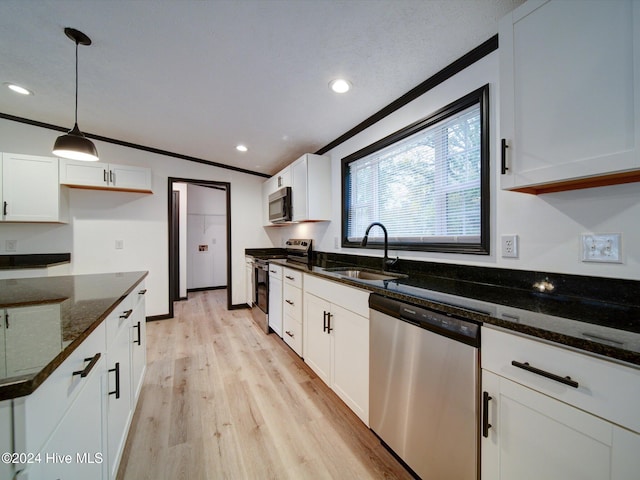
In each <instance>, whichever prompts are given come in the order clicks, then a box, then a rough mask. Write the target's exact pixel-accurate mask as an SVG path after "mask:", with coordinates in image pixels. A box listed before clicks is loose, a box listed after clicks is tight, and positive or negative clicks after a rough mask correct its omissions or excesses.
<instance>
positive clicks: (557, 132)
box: [499, 0, 640, 193]
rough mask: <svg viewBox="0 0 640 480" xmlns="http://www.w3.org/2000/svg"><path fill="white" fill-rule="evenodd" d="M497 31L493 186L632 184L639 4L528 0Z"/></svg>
mask: <svg viewBox="0 0 640 480" xmlns="http://www.w3.org/2000/svg"><path fill="white" fill-rule="evenodd" d="M499 34H500V49H499V54H500V105H501V116H500V129H501V134H500V136H501V137H502V138H503V142H504V143H503V145H505V147H506V148H504V147H503V159H502V161H503V174H502V175H501V187H502V188H503V189H509V190H516V191H523V192H527V193H546V192H553V191H560V190H569V189H575V188H586V187H591V186H601V185H609V184H615V183H624V182H628V181H640V128H639V125H640V69H638V68H637V65H638V64H640V3H639V2H637V1H633V0H619V1H615V2H612V1H609V0H595V1H589V2H569V1H562V0H551V1H542V0H529V1H528V2H527V3H525V4H524V5H522V6H520V7H519V8H517V9H515V10H514V11H513V12H511V13H510V14H509V15H507V16H506V17H505V18H503V19H502V20H501V22H500V24H499Z"/></svg>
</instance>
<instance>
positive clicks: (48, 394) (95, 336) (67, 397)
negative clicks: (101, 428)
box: [14, 322, 105, 453]
mask: <svg viewBox="0 0 640 480" xmlns="http://www.w3.org/2000/svg"><path fill="white" fill-rule="evenodd" d="M98 353H100V354H101V356H104V354H105V325H104V322H102V323H101V324H100V325H99V326H98V327H97V328H96V329H95V330H94V331H93V332H91V334H90V335H89V336H88V337H87V338H86V339H85V340H84V341H83V342H82V344H81V345H80V346H78V348H76V349H75V350H74V351H73V352H72V353H71V355H69V357H68V358H67V359H66V360H65V361H64V362H62V364H61V365H60V366H59V367H58V368H57V369H56V370H54V372H53V373H52V374H51V375H50V376H49V378H47V379H46V380H45V381H44V382H43V383H42V385H40V386H39V387H38V388H37V389H36V391H35V392H33V393H32V394H31V395H29V396H27V397H21V398H18V399H16V400H14V409H15V411H14V419H15V421H16V425H15V448H16V452H25V453H37V452H39V451H40V449H41V448H42V446H43V445H44V443H45V441H46V440H47V438H48V437H49V435H51V433H52V432H53V430H54V429H55V427H56V426H57V425H58V423H59V422H60V420H61V419H62V417H63V415H64V413H65V411H66V410H67V409H68V408H69V406H70V405H71V403H72V402H73V400H74V398H75V397H76V396H77V395H78V393H79V392H80V390H81V389H82V387H83V386H84V385H85V384H86V383H87V380H88V378H87V377H84V378H82V377H81V376H80V375H74V374H73V372H78V371H82V370H84V369H85V367H87V365H88V364H89V361H88V360H86V359H91V358H93V357H94V356H95V355H96V354H98ZM98 365H102V366H104V362H98ZM90 374H91V375H99V374H100V373H99V372H98V371H96V368H93V369H92V370H91V372H90Z"/></svg>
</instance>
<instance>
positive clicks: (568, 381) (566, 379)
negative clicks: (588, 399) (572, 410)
mask: <svg viewBox="0 0 640 480" xmlns="http://www.w3.org/2000/svg"><path fill="white" fill-rule="evenodd" d="M511 365H513V366H514V367H518V368H521V369H523V370H526V371H527V372H531V373H535V374H536V375H540V376H542V377H545V378H548V379H550V380H554V381H556V382H560V383H562V384H564V385H568V386H570V387H573V388H578V387H579V386H580V384H578V382H576V381H575V380H572V379H571V377H561V376H560V375H556V374H555V373H550V372H547V371H545V370H540V369H539V368H536V367H532V366H531V365H529V362H524V363H520V362H516V361H515V360H513V361H512V362H511Z"/></svg>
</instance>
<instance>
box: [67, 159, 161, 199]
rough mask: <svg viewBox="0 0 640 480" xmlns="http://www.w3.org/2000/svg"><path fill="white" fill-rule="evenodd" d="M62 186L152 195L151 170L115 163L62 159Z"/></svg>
mask: <svg viewBox="0 0 640 480" xmlns="http://www.w3.org/2000/svg"><path fill="white" fill-rule="evenodd" d="M60 184H62V185H67V186H69V187H74V188H86V189H96V190H120V191H125V192H141V193H152V190H151V169H149V168H143V167H132V166H127V165H116V164H113V163H101V162H82V161H78V160H66V159H61V160H60Z"/></svg>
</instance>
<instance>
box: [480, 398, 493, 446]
mask: <svg viewBox="0 0 640 480" xmlns="http://www.w3.org/2000/svg"><path fill="white" fill-rule="evenodd" d="M492 399H493V397H491V396H490V395H489V392H482V436H483V437H484V438H488V437H489V429H490V428H491V424H490V423H489V400H492Z"/></svg>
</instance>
